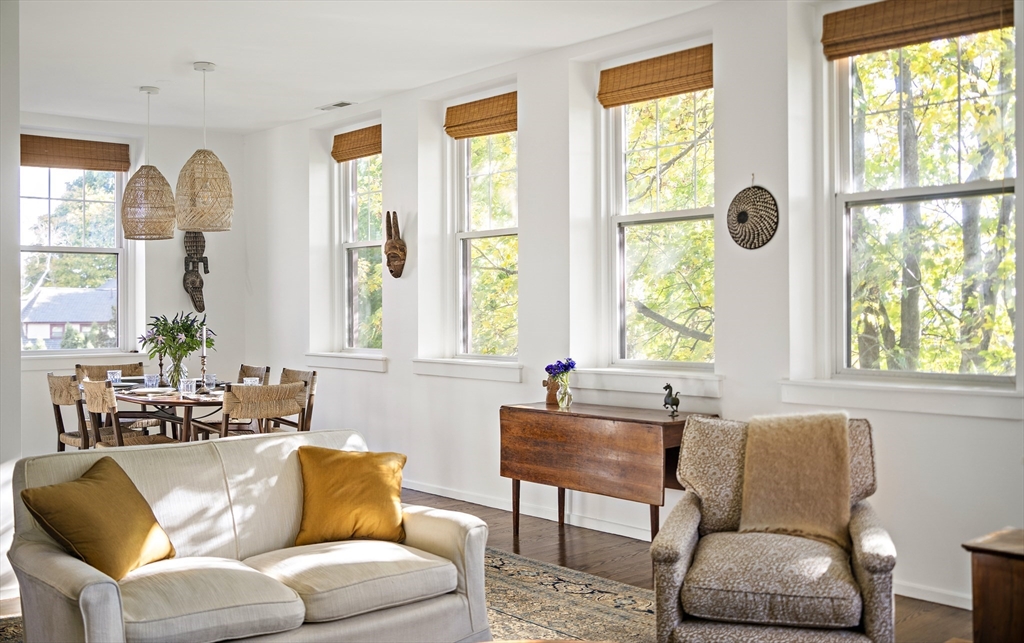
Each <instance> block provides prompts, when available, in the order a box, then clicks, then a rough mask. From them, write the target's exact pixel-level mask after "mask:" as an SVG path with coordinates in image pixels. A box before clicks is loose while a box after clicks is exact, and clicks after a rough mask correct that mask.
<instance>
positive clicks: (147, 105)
mask: <svg viewBox="0 0 1024 643" xmlns="http://www.w3.org/2000/svg"><path fill="white" fill-rule="evenodd" d="M150 98H152V96H151V95H150V93H149V92H146V165H149V99H150Z"/></svg>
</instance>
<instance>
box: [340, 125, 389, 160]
mask: <svg viewBox="0 0 1024 643" xmlns="http://www.w3.org/2000/svg"><path fill="white" fill-rule="evenodd" d="M380 135H381V134H380V125H373V126H372V127H364V128H363V129H357V130H355V131H353V132H345V133H344V134H338V135H337V136H335V137H334V146H333V147H332V148H331V156H333V157H334V160H335V161H337V162H338V163H344V162H345V161H351V160H353V159H359V158H363V157H364V156H373V155H374V154H380V149H381V145H380Z"/></svg>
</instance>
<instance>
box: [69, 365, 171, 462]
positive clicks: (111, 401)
mask: <svg viewBox="0 0 1024 643" xmlns="http://www.w3.org/2000/svg"><path fill="white" fill-rule="evenodd" d="M82 387H83V390H84V393H85V406H86V409H87V410H88V411H89V414H90V415H91V416H92V427H93V439H94V440H95V441H96V446H98V447H113V446H118V447H121V446H135V445H140V444H170V443H173V442H177V440H175V439H174V438H171V437H168V436H166V435H147V434H146V433H144V432H143V431H140V430H126V429H125V428H123V427H124V426H125V422H124V421H123V420H122V418H121V417H120V414H119V413H118V410H117V398H116V397H114V388H113V386H112V385H111V383H110V382H107V381H103V382H93V381H85V382H82ZM103 413H106V414H108V416H109V418H110V423H111V425H112V426H111V427H109V428H110V429H111V430H112V432H113V433H112V434H108V435H109V437H104V435H103V432H102V429H100V428H99V427H101V426H102V422H101V420H100V416H101V414H103ZM140 422H143V423H148V422H157V424H159V421H158V420H150V419H145V420H140ZM133 425H134V423H133V422H128V426H133Z"/></svg>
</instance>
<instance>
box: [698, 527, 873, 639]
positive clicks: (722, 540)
mask: <svg viewBox="0 0 1024 643" xmlns="http://www.w3.org/2000/svg"><path fill="white" fill-rule="evenodd" d="M680 598H681V600H682V605H683V610H684V611H685V612H686V613H687V614H690V615H692V616H696V617H698V618H705V619H709V620H713V621H730V622H737V623H758V624H765V625H791V626H798V627H820V628H846V627H855V626H857V625H858V624H860V616H861V596H860V589H859V587H858V585H857V582H856V581H855V580H854V578H853V574H852V572H851V571H850V564H849V562H848V557H847V554H846V552H844V551H843V550H842V549H840V548H839V547H836V546H835V545H830V544H827V543H822V542H818V541H814V540H809V539H806V538H799V537H796V536H786V535H782V534H762V533H748V534H738V533H717V534H710V535H708V536H705V537H704V538H702V539H701V540H700V541H699V542H698V543H697V552H696V555H695V556H694V560H693V564H692V565H691V566H690V569H689V571H688V572H687V574H686V577H685V578H684V580H683V588H682V591H681V592H680Z"/></svg>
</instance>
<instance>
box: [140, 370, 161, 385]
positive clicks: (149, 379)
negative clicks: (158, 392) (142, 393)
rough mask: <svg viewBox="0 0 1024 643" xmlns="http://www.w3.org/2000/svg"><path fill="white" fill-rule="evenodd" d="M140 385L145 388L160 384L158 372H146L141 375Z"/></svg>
mask: <svg viewBox="0 0 1024 643" xmlns="http://www.w3.org/2000/svg"><path fill="white" fill-rule="evenodd" d="M142 385H143V386H145V387H146V388H156V387H158V386H160V374H159V373H146V374H145V375H143V376H142Z"/></svg>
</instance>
